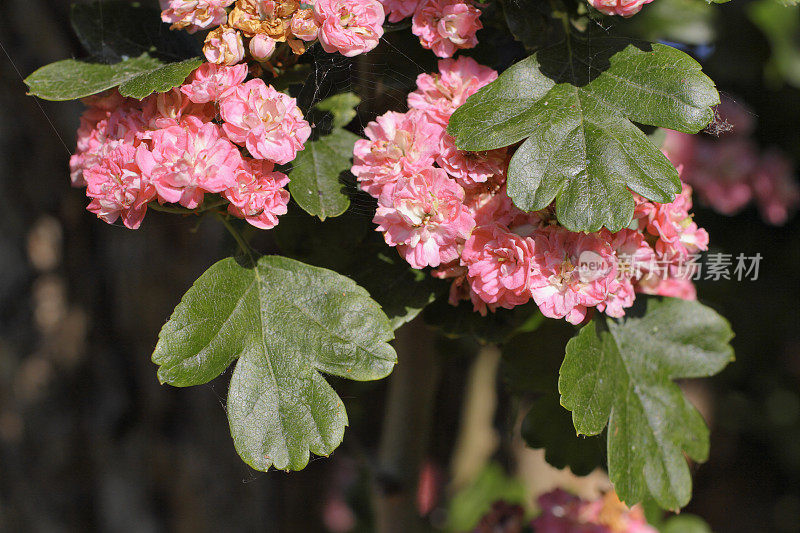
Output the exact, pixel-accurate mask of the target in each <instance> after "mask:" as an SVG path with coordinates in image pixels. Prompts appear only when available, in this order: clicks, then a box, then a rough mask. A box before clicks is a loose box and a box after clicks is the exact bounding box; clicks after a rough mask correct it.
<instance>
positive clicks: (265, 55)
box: [249, 33, 275, 63]
mask: <svg viewBox="0 0 800 533" xmlns="http://www.w3.org/2000/svg"><path fill="white" fill-rule="evenodd" d="M249 48H250V55H251V56H253V59H255V60H256V61H261V62H262V63H263V62H264V61H267V60H268V59H269V58H270V57H271V56H272V54H273V52H275V39H273V38H272V37H270V36H269V35H267V34H265V33H259V34H256V36H255V37H253V38H252V39H250V45H249Z"/></svg>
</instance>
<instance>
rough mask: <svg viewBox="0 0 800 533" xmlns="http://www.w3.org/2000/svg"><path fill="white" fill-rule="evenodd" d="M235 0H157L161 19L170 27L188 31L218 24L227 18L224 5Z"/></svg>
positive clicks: (191, 31)
mask: <svg viewBox="0 0 800 533" xmlns="http://www.w3.org/2000/svg"><path fill="white" fill-rule="evenodd" d="M234 1H235V0H159V2H160V3H161V9H162V11H161V20H163V21H164V22H168V23H170V24H172V29H185V30H186V31H188V32H189V33H194V32H196V31H198V30H204V29H206V28H210V27H211V26H219V25H220V24H222V23H223V22H225V20H226V19H227V18H228V12H227V11H226V10H225V8H226V7H228V6H229V5H231V4H232V3H233V2H234Z"/></svg>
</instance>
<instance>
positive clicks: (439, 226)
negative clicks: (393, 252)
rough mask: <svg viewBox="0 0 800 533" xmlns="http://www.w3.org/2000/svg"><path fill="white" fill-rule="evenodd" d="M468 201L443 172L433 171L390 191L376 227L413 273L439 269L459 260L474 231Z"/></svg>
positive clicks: (386, 192) (380, 203) (399, 182)
mask: <svg viewBox="0 0 800 533" xmlns="http://www.w3.org/2000/svg"><path fill="white" fill-rule="evenodd" d="M463 200H464V189H462V188H461V186H460V185H458V184H457V183H456V182H455V181H453V180H451V179H450V178H448V177H447V174H446V173H445V171H444V170H442V169H439V168H428V169H425V170H422V171H421V172H419V173H418V174H413V175H411V176H409V177H402V178H400V179H398V180H397V182H396V183H394V184H393V185H389V186H387V187H385V188H384V190H383V193H382V194H381V196H380V198H379V199H378V209H377V212H376V213H375V218H374V219H373V222H375V224H377V225H378V227H377V230H378V231H383V232H384V238H385V240H386V243H387V244H388V245H390V246H397V250H398V252H400V255H402V256H403V257H404V258H405V259H406V261H408V263H409V264H410V265H411V266H412V267H414V268H424V267H426V266H433V267H436V266H439V265H440V264H443V263H449V262H450V261H453V260H455V259H457V258H458V253H459V247H460V246H461V245H463V243H464V241H465V240H466V239H467V237H468V236H469V233H470V231H471V230H472V228H473V227H474V226H475V221H474V220H473V219H472V217H471V216H470V215H469V213H468V212H467V211H466V210H465V209H464V206H463V204H462V201H463Z"/></svg>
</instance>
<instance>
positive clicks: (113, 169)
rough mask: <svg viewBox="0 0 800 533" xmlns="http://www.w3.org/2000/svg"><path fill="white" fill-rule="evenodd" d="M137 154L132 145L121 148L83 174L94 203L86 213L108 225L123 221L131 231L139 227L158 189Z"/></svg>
mask: <svg viewBox="0 0 800 533" xmlns="http://www.w3.org/2000/svg"><path fill="white" fill-rule="evenodd" d="M135 154H136V149H135V148H134V147H133V146H132V145H129V144H120V145H118V146H116V147H115V148H114V149H112V150H110V151H109V152H108V153H107V154H106V155H105V156H103V157H102V158H100V160H99V162H98V163H97V164H96V165H94V166H92V167H89V168H87V169H86V171H85V172H84V176H85V178H86V184H87V187H86V196H88V197H89V198H91V199H92V201H91V202H90V203H89V205H88V206H87V208H86V209H88V210H89V211H91V212H92V213H95V214H96V215H97V216H98V218H100V219H102V220H104V221H106V222H108V223H109V224H113V223H114V222H115V221H116V220H117V219H118V218H122V223H123V224H125V226H126V227H128V228H130V229H136V228H138V227H139V225H140V224H141V223H142V219H143V218H144V215H145V213H146V212H147V202H149V201H150V200H152V199H154V198H155V196H156V191H155V189H154V188H153V186H152V185H151V184H150V183H149V181H148V180H147V179H145V178H144V177H143V176H142V173H141V171H140V170H139V167H138V166H137V165H136V163H135V162H134V156H135Z"/></svg>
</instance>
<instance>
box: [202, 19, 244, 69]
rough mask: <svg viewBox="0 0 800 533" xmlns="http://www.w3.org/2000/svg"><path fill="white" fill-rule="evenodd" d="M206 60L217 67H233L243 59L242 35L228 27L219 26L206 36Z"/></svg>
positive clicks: (204, 52)
mask: <svg viewBox="0 0 800 533" xmlns="http://www.w3.org/2000/svg"><path fill="white" fill-rule="evenodd" d="M203 54H204V55H205V56H206V59H207V60H208V61H209V62H211V63H215V64H217V65H235V64H236V63H240V62H241V61H242V59H244V43H243V42H242V35H241V34H240V33H239V32H238V31H236V30H234V29H233V28H231V27H229V26H220V27H219V28H217V29H216V30H214V31H212V32H211V33H209V34H208V35H207V36H206V43H205V45H204V46H203Z"/></svg>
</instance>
